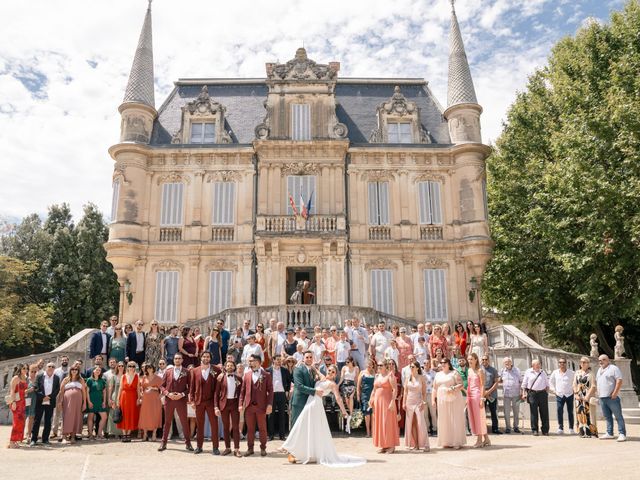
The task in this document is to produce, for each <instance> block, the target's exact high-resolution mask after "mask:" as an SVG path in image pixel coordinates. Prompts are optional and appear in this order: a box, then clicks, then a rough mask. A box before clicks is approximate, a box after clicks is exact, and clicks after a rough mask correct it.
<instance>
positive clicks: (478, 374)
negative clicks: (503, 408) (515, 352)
mask: <svg viewBox="0 0 640 480" xmlns="http://www.w3.org/2000/svg"><path fill="white" fill-rule="evenodd" d="M467 362H468V363H469V377H468V386H467V412H469V424H470V426H471V433H472V434H473V435H476V436H477V438H476V443H475V445H474V446H473V448H478V447H486V446H489V445H491V441H490V440H489V435H488V434H487V420H486V413H485V410H484V404H485V401H486V400H487V398H486V396H485V386H486V381H485V375H486V372H485V370H483V369H482V368H481V367H480V361H479V360H478V356H477V355H476V354H475V353H470V354H469V356H468V357H467Z"/></svg>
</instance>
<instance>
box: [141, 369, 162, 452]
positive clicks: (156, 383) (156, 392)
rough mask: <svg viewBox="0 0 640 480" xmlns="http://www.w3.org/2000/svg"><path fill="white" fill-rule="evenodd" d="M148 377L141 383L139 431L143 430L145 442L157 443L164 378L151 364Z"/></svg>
mask: <svg viewBox="0 0 640 480" xmlns="http://www.w3.org/2000/svg"><path fill="white" fill-rule="evenodd" d="M145 370H146V372H145V373H146V375H145V376H144V377H142V380H141V381H140V388H141V390H142V404H141V405H140V417H139V418H138V429H139V430H142V431H143V432H144V433H143V437H144V440H145V441H147V440H149V432H151V441H152V442H155V441H156V431H157V430H158V429H159V428H161V427H162V402H161V401H160V385H162V377H159V376H158V375H156V367H154V366H153V365H151V364H147V365H146V366H145Z"/></svg>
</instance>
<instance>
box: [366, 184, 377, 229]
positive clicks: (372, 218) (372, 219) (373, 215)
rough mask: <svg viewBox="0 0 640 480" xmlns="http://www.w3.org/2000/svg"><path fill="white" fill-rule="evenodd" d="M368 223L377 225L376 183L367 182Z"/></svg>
mask: <svg viewBox="0 0 640 480" xmlns="http://www.w3.org/2000/svg"><path fill="white" fill-rule="evenodd" d="M368 187H369V225H378V219H379V210H378V183H377V182H369V185H368Z"/></svg>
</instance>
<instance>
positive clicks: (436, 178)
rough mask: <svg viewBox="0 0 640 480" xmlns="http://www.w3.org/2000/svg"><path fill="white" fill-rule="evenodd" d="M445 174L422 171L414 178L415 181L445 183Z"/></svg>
mask: <svg viewBox="0 0 640 480" xmlns="http://www.w3.org/2000/svg"><path fill="white" fill-rule="evenodd" d="M444 180H445V176H444V175H438V174H437V173H422V174H420V175H416V177H415V178H414V179H413V182H414V183H418V182H441V183H444Z"/></svg>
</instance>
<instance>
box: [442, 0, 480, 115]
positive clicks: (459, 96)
mask: <svg viewBox="0 0 640 480" xmlns="http://www.w3.org/2000/svg"><path fill="white" fill-rule="evenodd" d="M454 3H455V0H451V30H450V32H449V89H448V95H447V97H448V98H447V106H448V107H451V106H452V105H458V104H461V103H478V101H477V99H476V92H475V89H474V87H473V80H472V78H471V70H470V69H469V62H468V61H467V54H466V52H465V50H464V43H463V42H462V33H461V32H460V26H459V25H458V18H457V16H456V11H455V8H454Z"/></svg>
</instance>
